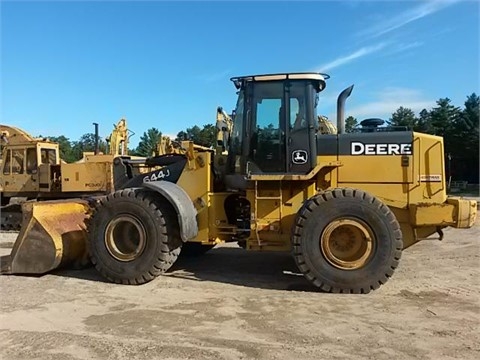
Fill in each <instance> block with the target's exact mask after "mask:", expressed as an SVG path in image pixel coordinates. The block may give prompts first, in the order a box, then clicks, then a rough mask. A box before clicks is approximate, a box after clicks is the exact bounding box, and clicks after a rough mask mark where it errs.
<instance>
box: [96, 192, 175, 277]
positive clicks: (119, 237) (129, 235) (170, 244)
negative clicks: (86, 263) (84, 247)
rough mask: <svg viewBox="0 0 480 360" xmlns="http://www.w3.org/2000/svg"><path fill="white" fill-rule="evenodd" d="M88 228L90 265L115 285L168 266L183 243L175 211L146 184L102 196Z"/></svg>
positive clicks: (152, 273)
mask: <svg viewBox="0 0 480 360" xmlns="http://www.w3.org/2000/svg"><path fill="white" fill-rule="evenodd" d="M88 232H89V242H88V244H89V253H90V259H91V261H92V263H93V264H94V266H95V268H96V269H97V270H98V271H99V272H100V274H102V275H103V276H104V277H105V278H107V279H108V280H110V281H112V282H115V283H120V284H131V285H138V284H143V283H146V282H149V281H151V280H153V279H154V278H155V277H157V276H158V275H160V274H161V273H163V272H165V271H167V270H168V269H169V268H170V267H171V266H172V265H173V263H174V262H175V261H176V259H177V257H178V255H179V253H180V250H181V245H182V241H181V239H180V235H179V226H178V220H177V216H176V213H175V210H174V209H173V207H172V206H171V205H170V203H168V202H167V201H166V200H165V199H163V198H162V197H161V196H160V195H158V194H157V193H155V192H151V191H148V190H145V189H125V190H120V191H117V192H115V193H113V194H110V195H108V196H106V197H104V198H101V200H100V201H99V204H98V205H97V206H96V208H95V210H94V212H93V215H92V217H91V218H90V220H89V224H88Z"/></svg>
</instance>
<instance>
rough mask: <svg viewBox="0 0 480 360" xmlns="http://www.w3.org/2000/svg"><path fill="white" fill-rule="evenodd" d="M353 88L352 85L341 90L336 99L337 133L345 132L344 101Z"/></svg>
mask: <svg viewBox="0 0 480 360" xmlns="http://www.w3.org/2000/svg"><path fill="white" fill-rule="evenodd" d="M352 90H353V85H351V86H349V87H348V88H346V89H345V90H343V91H342V92H341V93H340V95H338V99H337V129H338V133H339V134H343V133H344V132H345V101H346V100H347V98H348V97H349V96H350V94H351V93H352Z"/></svg>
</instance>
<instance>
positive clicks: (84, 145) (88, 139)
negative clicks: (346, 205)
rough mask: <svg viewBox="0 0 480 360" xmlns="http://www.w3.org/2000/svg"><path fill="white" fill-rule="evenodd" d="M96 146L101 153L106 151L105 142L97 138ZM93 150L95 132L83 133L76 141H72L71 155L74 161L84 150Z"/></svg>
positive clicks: (81, 155)
mask: <svg viewBox="0 0 480 360" xmlns="http://www.w3.org/2000/svg"><path fill="white" fill-rule="evenodd" d="M98 148H99V151H100V152H101V153H104V154H105V153H106V151H107V143H106V142H105V141H104V140H102V138H99V140H98ZM92 151H95V134H93V133H87V134H83V135H82V136H81V137H80V139H78V141H74V142H73V143H72V157H73V159H74V161H77V160H80V159H81V158H82V157H83V153H84V152H92Z"/></svg>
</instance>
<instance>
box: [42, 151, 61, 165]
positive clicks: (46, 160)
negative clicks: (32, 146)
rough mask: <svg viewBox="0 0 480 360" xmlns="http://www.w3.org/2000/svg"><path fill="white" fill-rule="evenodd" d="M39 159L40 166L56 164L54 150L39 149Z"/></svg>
mask: <svg viewBox="0 0 480 360" xmlns="http://www.w3.org/2000/svg"><path fill="white" fill-rule="evenodd" d="M40 158H41V161H42V164H50V165H55V164H56V162H57V152H56V150H55V149H41V150H40Z"/></svg>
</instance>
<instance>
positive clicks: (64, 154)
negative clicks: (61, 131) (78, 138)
mask: <svg viewBox="0 0 480 360" xmlns="http://www.w3.org/2000/svg"><path fill="white" fill-rule="evenodd" d="M48 139H49V140H50V141H53V142H56V143H58V145H59V147H60V159H62V160H63V161H66V162H67V163H71V162H74V161H76V160H78V159H75V156H74V155H73V149H72V143H71V142H70V139H69V138H67V137H65V136H63V135H60V136H50V137H49V138H48Z"/></svg>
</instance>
